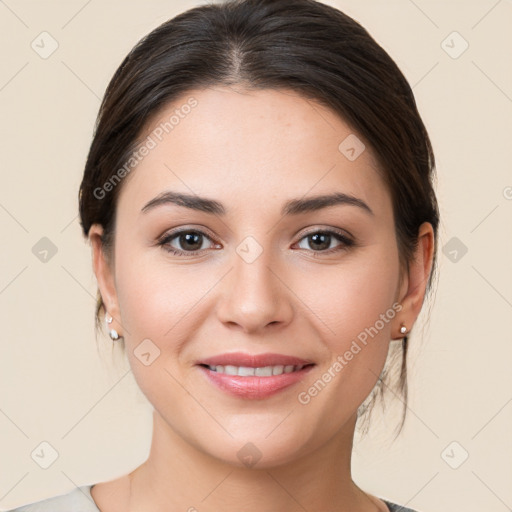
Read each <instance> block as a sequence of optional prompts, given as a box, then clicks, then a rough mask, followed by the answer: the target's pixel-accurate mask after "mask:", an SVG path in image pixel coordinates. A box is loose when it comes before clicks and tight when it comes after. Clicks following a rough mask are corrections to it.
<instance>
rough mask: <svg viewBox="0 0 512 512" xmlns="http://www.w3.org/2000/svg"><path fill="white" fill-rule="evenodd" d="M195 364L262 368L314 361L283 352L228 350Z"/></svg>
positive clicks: (304, 363) (297, 364)
mask: <svg viewBox="0 0 512 512" xmlns="http://www.w3.org/2000/svg"><path fill="white" fill-rule="evenodd" d="M197 364H205V365H208V366H226V365H232V366H245V367H248V368H262V367H265V366H277V365H283V366H288V365H293V366H300V365H307V364H314V363H313V361H310V360H308V359H302V358H300V357H295V356H287V355H284V354H272V353H266V354H246V353H243V352H230V353H226V354H219V355H216V356H212V357H208V358H206V359H201V360H200V361H197Z"/></svg>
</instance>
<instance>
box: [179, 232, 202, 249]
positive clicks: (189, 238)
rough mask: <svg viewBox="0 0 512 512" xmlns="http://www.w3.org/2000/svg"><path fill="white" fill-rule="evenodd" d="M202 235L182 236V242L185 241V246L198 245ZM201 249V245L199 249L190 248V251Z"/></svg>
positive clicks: (190, 234) (188, 234)
mask: <svg viewBox="0 0 512 512" xmlns="http://www.w3.org/2000/svg"><path fill="white" fill-rule="evenodd" d="M200 236H201V235H200V234H199V233H187V234H185V235H182V236H181V238H182V241H184V242H185V243H184V245H187V244H188V245H189V246H190V245H191V244H192V245H194V243H195V245H198V239H199V238H200ZM194 239H195V242H194ZM200 247H201V243H199V246H198V247H189V249H192V250H195V249H198V248H200Z"/></svg>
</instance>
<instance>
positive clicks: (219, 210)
mask: <svg viewBox="0 0 512 512" xmlns="http://www.w3.org/2000/svg"><path fill="white" fill-rule="evenodd" d="M166 204H175V205H178V206H183V207H185V208H189V209H191V210H197V211H200V212H205V213H210V214H214V215H221V216H222V215H225V214H226V209H225V208H224V206H223V204H222V203H220V202H218V201H215V200H214V199H208V198H206V197H199V196H197V195H191V194H184V193H180V192H172V191H167V192H163V193H161V194H159V195H158V196H156V197H155V198H154V199H151V201H149V202H148V203H146V204H145V205H144V207H143V208H142V210H141V212H142V213H146V212H148V211H149V210H152V209H154V208H156V207H158V206H161V205H166ZM336 205H348V206H356V207H358V208H361V209H362V210H363V211H365V212H366V213H368V214H370V215H374V213H373V210H372V209H371V208H370V207H369V206H368V205H367V204H366V203H365V202H364V201H363V200H362V199H359V198H357V197H355V196H352V195H349V194H344V193H341V192H336V193H333V194H324V195H318V196H313V197H308V198H300V199H290V200H288V201H286V203H285V204H284V205H283V208H282V210H281V215H283V216H284V215H300V214H302V213H307V212H313V211H317V210H321V209H323V208H327V207H329V206H336Z"/></svg>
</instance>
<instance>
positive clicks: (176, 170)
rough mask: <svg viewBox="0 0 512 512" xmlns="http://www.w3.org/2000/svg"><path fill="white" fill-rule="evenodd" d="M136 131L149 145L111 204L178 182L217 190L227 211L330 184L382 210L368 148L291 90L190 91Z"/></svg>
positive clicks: (381, 189) (193, 189) (329, 188)
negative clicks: (142, 128) (116, 200)
mask: <svg viewBox="0 0 512 512" xmlns="http://www.w3.org/2000/svg"><path fill="white" fill-rule="evenodd" d="M191 105H193V106H192V107H191ZM140 139H141V142H142V144H146V145H147V146H148V147H150V149H149V151H147V152H145V153H146V154H145V156H144V157H142V158H140V162H139V163H138V164H137V166H136V167H135V168H134V170H132V171H131V172H130V174H129V175H128V177H127V179H126V178H125V179H126V182H125V183H124V184H123V189H122V191H121V195H120V198H119V202H120V204H119V207H121V203H124V204H125V205H126V206H139V210H140V208H141V207H142V204H143V203H145V202H146V201H148V200H150V199H152V198H153V197H154V196H155V195H157V194H158V193H161V192H162V191H165V190H179V191H182V192H187V193H195V194H198V195H207V196H209V197H213V198H220V199H221V200H222V202H225V203H227V204H228V209H229V202H232V203H233V208H236V207H240V206H241V205H240V204H237V203H239V202H240V200H242V201H243V203H244V204H245V205H247V206H248V207H249V206H250V205H252V206H259V207H262V206H263V205H262V204H261V200H262V197H264V198H265V200H266V201H269V202H270V201H272V200H273V199H274V200H276V201H278V203H276V204H278V205H279V206H280V205H281V203H282V201H281V199H284V198H289V197H294V198H295V197H302V196H304V195H307V194H315V195H316V194H323V193H331V192H333V191H340V192H344V193H350V194H353V195H355V196H357V197H360V198H361V199H362V200H364V201H365V202H369V203H372V205H373V206H372V209H374V211H375V210H377V212H378V211H379V210H381V213H383V212H384V210H386V209H388V210H389V208H390V198H389V196H388V193H387V190H386V187H385V186H384V182H383V180H382V178H381V176H380V172H381V171H379V168H378V164H377V161H376V158H375V157H374V155H373V153H372V150H371V148H370V147H369V146H368V145H367V144H366V145H365V146H363V144H364V143H363V142H362V140H361V137H359V136H358V135H357V134H356V133H354V131H353V130H352V129H351V128H350V126H349V125H348V124H347V123H346V122H345V121H344V120H343V119H342V118H341V117H340V116H338V115H337V114H336V113H335V112H333V111H332V110H330V109H327V108H325V107H323V106H321V105H319V104H318V103H317V102H314V101H312V100H310V99H306V98H304V97H302V96H300V95H298V94H297V93H295V92H293V91H288V90H268V89H263V90H246V89H241V88H236V89H235V88H229V87H216V88H208V89H199V90H191V91H189V92H187V93H186V94H184V95H183V96H182V97H180V98H179V99H177V100H175V101H174V102H172V104H169V105H167V106H166V107H165V108H163V109H162V110H161V111H160V112H159V113H158V114H157V115H156V116H154V117H153V119H152V120H151V122H150V123H148V125H147V126H146V127H145V129H144V130H143V133H142V136H141V137H140ZM340 144H341V146H340ZM363 147H364V150H362V149H363ZM352 149H353V150H354V151H352ZM347 150H348V151H347ZM360 151H362V152H361V153H360V154H358V153H359V152H360ZM354 156H356V157H357V158H355V159H354ZM222 198H223V199H222ZM278 198H279V199H278ZM252 201H254V202H252ZM268 204H270V203H268ZM377 212H376V213H377Z"/></svg>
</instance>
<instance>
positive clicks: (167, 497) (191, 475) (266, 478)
mask: <svg viewBox="0 0 512 512" xmlns="http://www.w3.org/2000/svg"><path fill="white" fill-rule="evenodd" d="M355 421H356V417H355V415H354V417H352V418H351V420H350V421H349V422H348V424H346V425H345V426H344V427H343V428H342V429H341V430H340V431H339V432H337V433H336V435H334V436H333V437H332V438H331V439H330V440H329V441H328V442H327V443H326V444H325V445H323V446H322V447H320V448H319V449H317V450H315V451H314V452H312V453H309V454H307V455H305V456H303V457H301V458H299V459H294V460H292V461H290V462H289V463H287V464H282V465H280V466H277V467H270V468H265V469H257V467H256V466H254V467H251V468H248V467H236V466H233V465H231V464H228V463H226V462H224V461H221V460H219V459H217V458H213V457H211V456H210V455H208V454H206V453H204V452H203V451H200V450H198V449H197V448H196V447H195V446H192V445H191V444H190V443H188V442H186V441H185V440H184V439H183V438H182V437H180V436H179V435H178V434H177V433H176V432H174V431H173V430H172V429H171V428H170V427H169V425H168V424H167V423H166V422H165V421H164V419H163V418H162V417H161V416H160V415H159V414H158V413H157V411H154V413H153V437H152V443H151V450H150V454H149V457H148V459H147V460H146V462H144V464H142V465H141V466H139V467H138V468H137V469H136V470H135V471H134V472H133V473H131V474H130V504H129V508H128V510H144V509H145V510H152V511H153V510H154V511H155V512H159V511H164V510H165V511H168V510H183V511H189V512H210V511H212V512H213V511H218V510H222V511H223V512H231V511H240V510H244V512H261V510H265V511H266V512H281V511H283V510H286V511H287V512H295V511H297V512H299V511H300V512H304V510H333V511H334V510H335V511H336V512H377V511H378V510H386V509H383V508H382V503H380V504H379V502H378V501H377V500H376V498H373V497H370V496H368V495H367V494H365V493H364V492H363V491H362V490H361V489H359V488H358V487H357V485H356V484H355V483H354V482H353V481H352V477H351V454H352V443H353V436H354V428H355Z"/></svg>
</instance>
